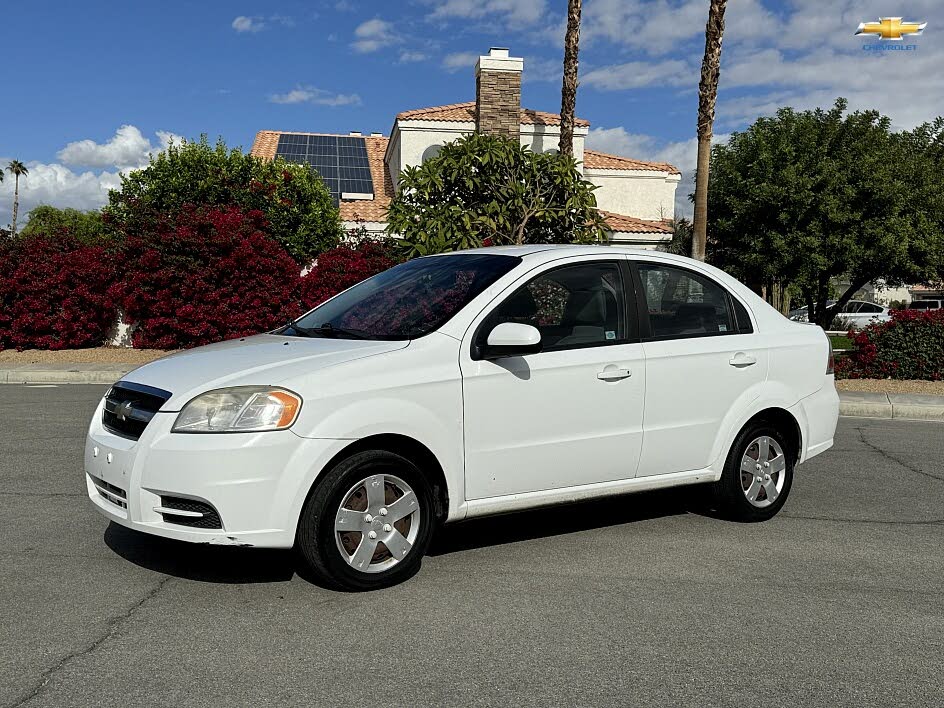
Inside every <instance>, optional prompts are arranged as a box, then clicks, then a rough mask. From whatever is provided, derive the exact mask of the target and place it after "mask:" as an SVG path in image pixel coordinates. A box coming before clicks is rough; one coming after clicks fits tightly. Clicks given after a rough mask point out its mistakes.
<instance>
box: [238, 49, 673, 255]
mask: <svg viewBox="0 0 944 708" xmlns="http://www.w3.org/2000/svg"><path fill="white" fill-rule="evenodd" d="M523 69H524V60H522V59H520V58H516V57H511V56H509V53H508V50H507V49H502V48H492V49H491V50H490V51H489V53H488V55H486V56H482V57H479V60H478V62H477V63H476V65H475V100H474V101H468V102H466V103H453V104H448V105H444V106H434V107H431V108H420V109H414V110H407V111H403V112H402V113H399V114H397V116H396V118H395V119H394V121H393V127H392V128H391V130H390V135H389V136H384V135H381V134H380V133H371V134H370V135H362V134H361V133H358V132H354V133H350V134H348V135H330V134H324V133H299V132H284V131H272V130H262V131H259V133H257V134H256V139H255V142H254V143H253V146H252V154H253V155H256V156H258V157H262V158H267V159H272V158H274V157H275V156H276V155H279V156H282V157H284V158H285V159H287V160H289V161H293V162H307V163H309V164H311V165H312V166H313V167H314V169H316V170H317V171H318V172H319V173H320V174H321V175H322V177H323V178H324V179H325V182H326V184H327V185H328V188H329V190H330V191H331V192H332V195H333V196H334V197H335V199H337V200H338V206H339V209H340V212H341V219H342V220H343V222H344V226H345V228H348V229H354V228H364V229H366V231H367V232H368V233H370V234H380V233H382V232H383V231H384V229H385V227H386V220H385V219H386V212H387V206H388V205H389V203H390V200H391V198H392V197H393V195H394V194H395V192H396V189H397V183H398V181H399V177H400V173H401V172H402V171H403V170H404V169H405V168H407V167H410V166H413V165H418V164H422V162H423V161H425V160H427V159H429V158H430V157H432V156H434V155H436V154H437V153H438V152H439V150H440V148H441V147H442V146H443V145H445V144H446V143H448V142H451V141H453V140H455V139H456V138H458V137H459V136H461V135H464V134H467V133H471V132H474V131H479V132H484V133H492V134H499V135H505V136H508V137H510V138H515V139H518V140H520V141H521V144H522V145H524V146H526V147H528V148H530V149H531V150H533V151H535V152H548V151H556V150H557V144H558V140H559V138H560V116H559V115H558V114H556V113H546V112H544V111H534V110H531V109H528V108H522V107H521V77H522V72H523ZM589 131H590V124H589V122H587V121H586V120H583V119H579V118H578V119H577V120H576V124H575V127H574V157H575V158H576V159H577V160H578V161H579V163H580V167H579V169H580V170H581V171H582V172H583V175H584V178H585V179H587V180H588V181H590V182H592V183H593V184H595V185H597V190H596V191H595V192H594V194H595V195H596V199H597V206H598V208H599V209H600V211H601V212H602V213H603V215H604V217H605V219H606V223H607V225H608V227H609V233H608V237H609V239H610V241H611V242H614V243H620V244H627V245H633V246H637V247H643V248H657V247H659V246H661V245H664V244H666V243H668V242H669V241H670V240H671V227H670V226H669V224H668V221H669V220H671V219H672V218H673V216H674V204H675V190H676V187H677V186H678V183H679V180H680V179H681V175H680V173H679V170H678V168H676V167H674V166H673V165H670V164H667V163H664V162H647V161H643V160H636V159H631V158H628V157H620V156H618V155H608V154H606V153H602V152H597V151H595V150H590V149H587V148H586V147H585V146H584V141H585V140H586V137H587V134H588V133H589Z"/></svg>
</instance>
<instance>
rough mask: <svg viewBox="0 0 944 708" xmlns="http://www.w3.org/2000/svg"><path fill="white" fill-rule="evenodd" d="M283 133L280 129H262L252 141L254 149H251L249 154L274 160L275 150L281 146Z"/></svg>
mask: <svg viewBox="0 0 944 708" xmlns="http://www.w3.org/2000/svg"><path fill="white" fill-rule="evenodd" d="M281 134H282V133H281V131H278V130H260V131H259V132H258V133H256V139H255V140H254V141H253V143H252V150H250V151H249V154H250V155H255V156H256V157H261V158H264V159H266V160H272V159H273V158H275V151H276V150H277V149H278V147H279V136H280V135H281Z"/></svg>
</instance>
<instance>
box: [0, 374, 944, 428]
mask: <svg viewBox="0 0 944 708" xmlns="http://www.w3.org/2000/svg"><path fill="white" fill-rule="evenodd" d="M137 367H138V365H137V364H11V363H9V362H0V384H3V383H10V384H104V385H107V384H110V383H114V382H115V381H117V380H118V379H120V378H121V377H122V376H124V375H125V374H127V373H128V372H129V371H132V370H134V369H136V368H137ZM839 413H840V415H845V416H855V417H857V418H900V419H904V420H937V421H941V422H944V396H927V395H921V394H916V393H866V392H864V391H840V392H839Z"/></svg>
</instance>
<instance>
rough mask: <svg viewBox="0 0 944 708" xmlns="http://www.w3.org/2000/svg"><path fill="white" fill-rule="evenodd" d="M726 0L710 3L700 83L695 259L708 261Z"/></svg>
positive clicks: (693, 241)
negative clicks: (711, 167) (710, 172)
mask: <svg viewBox="0 0 944 708" xmlns="http://www.w3.org/2000/svg"><path fill="white" fill-rule="evenodd" d="M726 5H727V0H711V6H710V7H709V8H708V24H707V25H706V26H705V57H704V59H703V60H702V63H701V81H699V83H698V164H697V167H696V168H695V218H694V223H693V232H694V233H693V238H692V258H695V259H697V260H699V261H703V260H705V245H706V242H707V240H708V168H709V165H708V163H709V158H710V157H711V131H712V124H713V123H714V120H715V101H716V100H717V98H718V76H719V75H720V73H721V40H722V38H723V37H724V10H725V6H726Z"/></svg>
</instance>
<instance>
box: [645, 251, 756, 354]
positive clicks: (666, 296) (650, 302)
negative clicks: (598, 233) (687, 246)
mask: <svg viewBox="0 0 944 708" xmlns="http://www.w3.org/2000/svg"><path fill="white" fill-rule="evenodd" d="M638 268H639V277H640V279H641V280H642V291H643V293H644V294H645V298H646V307H647V309H648V311H649V326H650V329H651V331H652V335H651V336H652V337H699V336H705V335H716V334H735V333H737V331H738V326H737V324H736V320H735V318H734V317H733V316H732V315H733V313H732V312H731V310H730V306H729V303H730V302H731V300H730V298H729V297H728V294H727V291H726V290H725V289H724V288H722V287H721V286H720V285H718V284H717V283H714V282H713V281H711V280H708V279H707V278H703V277H702V276H700V275H698V274H697V273H693V272H691V271H688V270H684V269H682V268H674V267H672V266H666V265H657V264H654V263H640V264H639V266H638ZM743 316H744V317H745V318H746V316H747V313H746V312H745V313H744V315H743ZM748 323H749V320H748Z"/></svg>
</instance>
